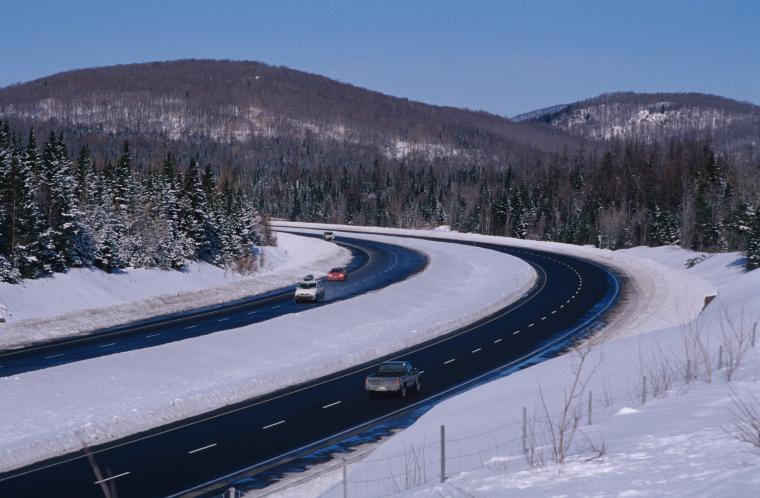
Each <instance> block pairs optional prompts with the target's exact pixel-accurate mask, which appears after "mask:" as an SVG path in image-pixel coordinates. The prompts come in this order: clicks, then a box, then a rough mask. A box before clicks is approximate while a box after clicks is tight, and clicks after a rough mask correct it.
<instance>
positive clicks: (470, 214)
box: [253, 140, 760, 268]
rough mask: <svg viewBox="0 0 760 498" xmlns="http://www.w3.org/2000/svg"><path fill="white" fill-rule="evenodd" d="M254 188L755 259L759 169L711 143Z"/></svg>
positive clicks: (341, 207)
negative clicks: (724, 155)
mask: <svg viewBox="0 0 760 498" xmlns="http://www.w3.org/2000/svg"><path fill="white" fill-rule="evenodd" d="M253 192H254V193H253V196H254V199H256V203H257V205H258V206H259V207H260V208H261V209H262V210H263V211H265V212H268V213H272V214H273V215H276V216H282V217H287V218H289V219H291V220H303V221H327V222H335V223H349V224H351V223H354V224H360V225H361V224H367V225H378V226H394V227H407V228H416V227H432V226H437V225H450V226H451V227H452V228H454V229H457V230H460V231H464V232H475V233H483V234H495V235H506V236H512V237H518V238H530V239H535V240H551V241H558V242H567V243H572V244H593V245H596V246H599V247H605V248H611V249H619V248H624V247H632V246H637V245H651V246H658V245H667V244H675V245H681V246H683V247H686V248H690V249H694V250H697V251H726V250H741V251H746V252H747V254H748V262H747V265H748V267H751V268H754V267H758V266H760V171H758V170H757V169H751V168H747V167H743V166H736V165H735V164H732V163H730V162H727V161H726V160H725V159H724V158H722V157H720V156H717V155H716V154H715V153H714V152H713V150H712V147H711V144H710V142H709V141H687V142H681V141H678V140H674V141H672V142H671V144H670V146H669V147H667V148H660V147H657V146H653V145H646V144H642V143H639V142H630V143H617V144H616V145H614V146H613V147H611V149H610V150H608V151H605V152H603V153H590V152H583V151H580V152H578V153H576V154H573V155H567V154H557V155H551V156H547V157H546V158H544V160H542V161H538V162H531V163H529V164H526V163H518V164H515V165H514V166H508V167H504V168H482V167H481V168H478V167H472V168H468V169H449V170H441V169H436V168H433V167H406V166H401V167H398V168H396V167H393V168H389V167H387V166H383V165H382V164H381V163H379V162H376V163H375V164H374V165H371V166H369V167H367V168H347V167H343V168H339V169H334V168H330V167H323V168H308V169H306V168H297V167H293V168H290V169H282V170H280V171H277V172H274V171H271V172H267V171H261V172H260V173H259V174H258V177H257V178H256V179H255V180H254V183H253Z"/></svg>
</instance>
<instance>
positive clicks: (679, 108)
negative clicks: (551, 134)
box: [513, 92, 760, 164]
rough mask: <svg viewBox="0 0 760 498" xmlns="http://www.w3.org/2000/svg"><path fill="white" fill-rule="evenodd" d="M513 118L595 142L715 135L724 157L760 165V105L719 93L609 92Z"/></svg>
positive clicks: (716, 144) (714, 140) (655, 140)
mask: <svg viewBox="0 0 760 498" xmlns="http://www.w3.org/2000/svg"><path fill="white" fill-rule="evenodd" d="M513 119H514V120H515V121H519V122H536V123H538V122H543V123H548V124H551V125H552V126H554V127H555V128H557V129H558V130H562V131H565V132H568V133H571V134H573V135H576V136H579V137H584V138H587V139H592V140H612V139H622V140H638V141H643V142H647V143H655V142H660V143H667V141H668V140H670V139H671V138H681V139H687V138H691V139H700V138H706V137H709V138H710V139H711V140H712V143H713V145H714V147H715V149H716V151H718V152H720V153H724V154H731V155H733V156H734V157H736V159H737V160H743V161H747V162H753V163H755V164H757V163H758V162H760V106H757V105H754V104H751V103H748V102H737V101H735V100H731V99H727V98H724V97H718V96H715V95H706V94H702V93H633V92H618V93H609V94H605V95H600V96H598V97H595V98H593V99H588V100H582V101H580V102H575V103H573V104H568V105H562V106H554V107H549V108H546V109H540V110H537V111H533V112H530V113H526V114H523V115H520V116H515V117H514V118H513Z"/></svg>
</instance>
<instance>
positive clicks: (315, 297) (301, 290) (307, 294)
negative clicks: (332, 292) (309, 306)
mask: <svg viewBox="0 0 760 498" xmlns="http://www.w3.org/2000/svg"><path fill="white" fill-rule="evenodd" d="M324 297H325V286H324V285H323V284H322V282H321V281H319V280H304V281H303V282H299V283H298V285H297V286H296V293H295V296H294V298H295V301H296V302H297V303H300V302H303V301H311V302H317V301H319V300H321V299H322V298H324Z"/></svg>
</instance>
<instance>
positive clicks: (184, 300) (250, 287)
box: [0, 234, 351, 349]
mask: <svg viewBox="0 0 760 498" xmlns="http://www.w3.org/2000/svg"><path fill="white" fill-rule="evenodd" d="M262 249H263V258H262V260H261V261H262V263H263V264H262V267H261V268H260V269H259V271H257V272H255V273H253V274H251V275H241V274H239V273H235V272H232V271H229V270H225V269H224V268H219V267H216V266H213V265H210V264H208V263H190V264H189V265H188V268H187V269H186V270H185V271H171V270H159V269H136V268H129V269H126V270H124V271H123V272H120V273H116V274H109V273H106V272H103V271H101V270H98V269H82V268H78V269H72V270H69V271H68V272H67V273H56V274H54V275H52V276H50V277H47V278H41V279H36V280H25V281H24V282H23V283H22V284H9V283H4V282H3V283H0V307H4V308H6V309H5V310H3V315H5V317H6V319H7V320H8V322H7V323H0V349H8V348H17V347H22V346H26V345H29V344H32V343H35V342H40V341H46V340H51V339H60V338H63V337H67V336H76V335H85V334H87V333H88V332H92V331H93V330H97V329H102V328H106V327H112V326H116V325H121V324H125V323H129V322H134V321H137V320H142V319H147V318H151V317H154V316H158V315H166V314H169V313H176V312H181V311H187V310H191V309H196V308H201V307H205V306H210V305H214V304H219V303H225V302H229V301H234V300H237V299H242V298H246V297H249V296H252V295H256V294H262V293H265V292H268V291H271V290H274V289H278V288H281V287H285V286H288V285H292V284H293V283H294V282H297V281H298V280H300V279H301V278H302V277H303V275H305V274H307V273H314V274H315V275H323V274H324V273H325V269H329V268H330V267H333V266H344V265H345V264H347V263H348V262H349V261H350V259H351V253H350V251H348V250H347V249H343V248H341V247H340V246H337V245H335V244H332V243H327V242H324V241H322V240H319V239H304V238H303V237H296V236H293V235H289V234H282V235H281V236H279V237H278V245H277V246H276V247H264V248H262Z"/></svg>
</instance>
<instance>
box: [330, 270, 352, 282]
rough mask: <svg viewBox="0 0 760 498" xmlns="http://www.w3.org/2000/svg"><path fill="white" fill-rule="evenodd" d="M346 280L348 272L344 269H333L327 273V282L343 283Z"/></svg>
mask: <svg viewBox="0 0 760 498" xmlns="http://www.w3.org/2000/svg"><path fill="white" fill-rule="evenodd" d="M347 278H348V272H347V271H346V269H345V268H342V267H341V268H333V269H332V270H330V271H329V272H327V280H329V281H331V282H343V281H345V280H346V279H347Z"/></svg>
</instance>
